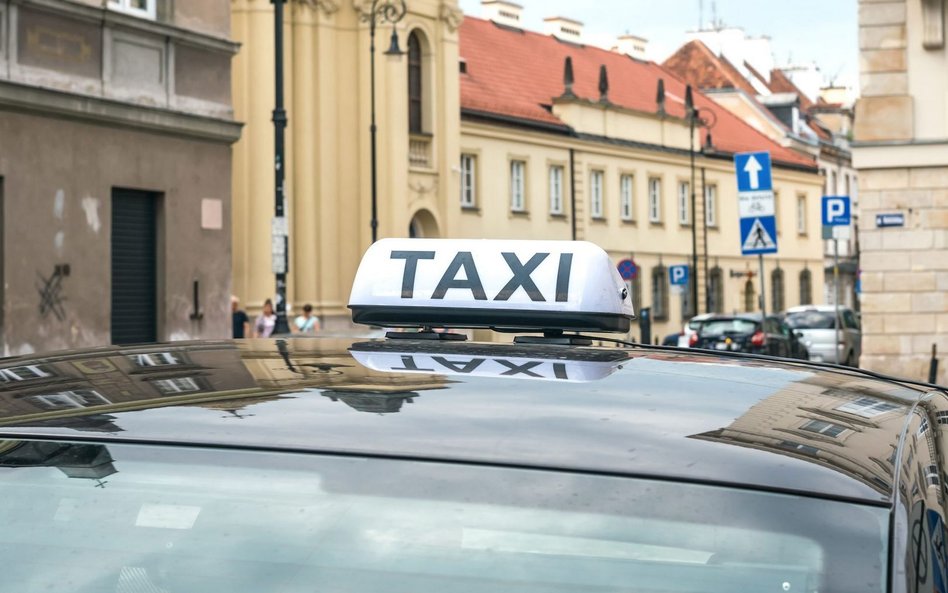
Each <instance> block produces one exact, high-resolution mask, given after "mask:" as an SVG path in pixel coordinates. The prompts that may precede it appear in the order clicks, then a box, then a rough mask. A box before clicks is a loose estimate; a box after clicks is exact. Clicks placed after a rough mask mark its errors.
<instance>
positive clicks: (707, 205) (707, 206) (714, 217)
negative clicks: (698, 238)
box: [704, 185, 718, 227]
mask: <svg viewBox="0 0 948 593" xmlns="http://www.w3.org/2000/svg"><path fill="white" fill-rule="evenodd" d="M704 220H705V224H707V225H708V226H709V227H716V226H718V186H716V185H709V186H707V187H705V188H704Z"/></svg>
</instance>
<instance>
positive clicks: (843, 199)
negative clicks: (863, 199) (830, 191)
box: [822, 196, 852, 226]
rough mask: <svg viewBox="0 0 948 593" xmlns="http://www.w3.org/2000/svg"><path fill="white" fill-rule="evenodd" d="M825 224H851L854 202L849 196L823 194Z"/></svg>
mask: <svg viewBox="0 0 948 593" xmlns="http://www.w3.org/2000/svg"><path fill="white" fill-rule="evenodd" d="M822 218H823V226H849V224H850V223H851V222H852V202H851V201H850V200H849V196H823V208H822Z"/></svg>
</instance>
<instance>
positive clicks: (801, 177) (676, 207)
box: [233, 0, 823, 337]
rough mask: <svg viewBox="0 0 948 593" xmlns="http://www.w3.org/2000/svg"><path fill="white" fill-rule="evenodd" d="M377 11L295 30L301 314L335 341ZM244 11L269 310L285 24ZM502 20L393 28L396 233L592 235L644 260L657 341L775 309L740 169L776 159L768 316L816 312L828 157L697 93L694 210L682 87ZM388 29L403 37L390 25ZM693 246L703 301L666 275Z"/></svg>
mask: <svg viewBox="0 0 948 593" xmlns="http://www.w3.org/2000/svg"><path fill="white" fill-rule="evenodd" d="M363 4H365V3H360V2H356V3H354V4H350V3H348V2H347V3H336V2H317V3H293V4H291V5H289V6H288V14H287V19H286V32H287V35H288V41H287V48H288V49H291V50H292V51H289V52H288V53H289V55H290V56H291V57H290V58H289V59H288V64H287V74H288V77H289V79H288V83H287V97H288V105H287V109H288V112H289V126H290V127H289V130H290V132H289V136H288V138H289V144H288V146H289V154H288V160H287V194H288V195H289V199H290V207H289V212H290V218H291V222H290V225H291V243H292V245H291V248H290V253H291V261H290V268H289V269H290V283H289V288H290V291H289V295H290V296H289V300H290V302H291V304H296V305H297V306H299V305H300V304H302V303H303V302H306V301H308V302H313V304H314V305H316V307H317V310H318V312H319V314H320V315H321V316H322V317H323V318H325V321H326V324H325V325H326V326H327V327H328V328H329V330H330V331H332V330H333V329H338V328H341V327H343V326H345V325H347V324H348V319H349V314H348V311H347V310H346V308H345V305H346V301H347V299H348V292H349V287H350V284H351V280H352V277H353V276H354V273H355V267H356V265H357V262H358V259H359V257H360V256H361V253H362V251H363V250H364V249H365V248H366V247H367V246H368V244H369V242H370V240H371V229H370V226H369V222H370V219H371V188H370V179H371V168H370V160H369V157H370V151H369V141H370V136H369V122H370V112H369V107H368V106H369V104H370V101H369V96H368V88H369V84H368V82H369V80H368V71H369V55H368V46H369V38H368V36H369V33H368V25H367V24H366V23H365V22H364V20H362V19H361V18H360V14H363V13H360V10H359V7H361V6H363ZM233 8H234V13H233V18H234V27H233V28H234V35H235V37H236V38H237V39H238V40H239V41H240V42H241V43H242V44H243V46H244V50H243V51H242V52H241V55H240V56H239V57H238V58H237V59H236V60H235V76H234V85H235V86H234V90H235V92H234V96H235V109H236V112H237V117H238V119H240V120H242V121H245V122H246V123H247V127H246V130H245V133H244V135H243V138H242V140H241V141H240V143H238V145H237V148H236V160H235V163H237V165H236V167H235V178H234V189H235V198H234V199H235V220H234V222H235V231H234V237H235V247H234V254H235V261H234V272H235V290H237V292H238V294H239V295H240V296H242V297H243V298H244V299H245V301H247V302H248V304H249V305H250V308H251V309H252V310H253V309H255V308H256V307H259V305H260V303H261V302H262V300H263V299H264V298H266V297H268V296H270V295H271V294H272V292H273V285H274V281H273V274H272V273H271V269H270V252H269V250H270V236H269V232H270V218H271V217H272V212H273V198H272V195H273V191H272V179H273V177H272V172H271V167H269V163H271V162H272V137H273V132H272V124H271V123H270V110H271V109H272V88H271V87H270V86H269V83H270V82H271V81H272V74H271V72H272V66H271V64H272V54H271V53H270V52H272V12H270V10H269V4H268V3H267V2H265V1H264V0H241V1H239V2H235V3H234V4H233ZM485 9H486V10H488V11H491V12H488V14H486V15H485V16H489V17H491V18H488V19H481V18H476V17H468V18H466V19H464V20H463V22H462V15H461V14H460V13H459V12H458V10H457V6H456V3H455V2H453V1H441V2H438V1H435V0H427V1H426V0H413V1H409V2H408V14H407V15H406V16H405V18H404V19H403V20H401V21H400V22H399V23H398V25H397V28H396V30H397V31H398V34H399V37H400V44H401V45H402V47H403V49H404V48H407V49H408V55H407V56H403V57H402V58H400V59H398V58H395V59H393V58H391V57H389V56H385V55H382V53H381V52H379V53H378V54H377V56H376V67H377V73H376V84H377V88H378V95H377V97H378V99H379V103H378V126H379V127H378V140H379V142H378V146H379V167H378V175H379V177H378V179H379V192H378V211H379V223H380V224H379V237H391V236H394V237H398V236H401V237H404V236H425V237H470V238H500V239H503V238H510V239H522V238H534V239H567V240H568V239H580V240H589V241H593V242H595V243H597V244H599V245H600V246H602V247H603V248H605V249H606V250H607V251H608V252H609V253H610V254H611V255H612V256H613V258H614V259H615V261H616V262H617V263H618V262H619V261H621V260H623V259H627V258H631V259H633V260H634V261H635V262H636V264H637V275H636V279H635V280H633V281H631V285H632V289H633V296H634V298H635V301H636V306H637V307H640V308H641V307H651V308H652V312H653V317H654V318H655V321H656V322H657V323H656V324H654V325H653V327H652V335H653V337H656V336H657V337H661V336H664V335H666V334H669V333H674V332H677V331H680V329H681V327H682V323H683V321H684V320H686V319H687V318H689V317H690V316H691V315H692V314H694V313H695V312H704V311H706V310H714V311H728V312H730V311H745V310H758V302H757V296H758V295H759V283H758V280H759V278H758V277H757V270H758V266H757V260H756V258H742V257H741V255H740V253H741V244H740V239H739V236H738V235H739V230H738V212H737V199H736V184H735V178H734V166H733V160H732V159H733V153H735V152H741V151H750V150H767V151H770V152H771V154H772V158H773V160H774V165H775V166H774V184H775V190H776V194H777V204H778V214H777V216H778V221H779V229H780V230H779V234H778V237H777V239H778V241H779V247H780V251H779V253H778V254H777V255H776V256H767V257H766V258H765V275H766V284H767V309H768V311H773V310H775V309H783V308H785V307H789V306H792V305H797V304H800V303H801V302H802V303H808V302H818V300H817V299H820V298H821V295H822V294H823V278H822V269H823V262H822V256H823V252H822V242H821V240H820V233H819V196H820V193H821V191H822V190H821V186H822V179H821V178H820V176H819V171H818V167H817V165H816V162H815V161H814V160H813V159H812V158H809V157H807V156H804V155H800V154H798V153H796V152H794V151H792V150H789V149H787V148H785V147H782V146H780V145H779V144H777V143H775V142H773V141H772V140H770V139H769V138H767V137H766V136H764V135H762V134H760V133H758V132H756V131H755V130H753V128H751V127H750V126H748V125H746V124H745V123H744V122H742V121H741V120H740V119H739V118H738V117H736V116H734V115H733V114H730V113H729V112H727V111H726V110H724V109H722V108H721V107H720V106H718V105H717V104H715V103H714V102H713V101H711V100H709V99H708V98H706V97H704V96H703V95H701V94H700V93H695V104H696V107H697V108H699V117H701V118H702V120H703V121H704V122H705V123H707V124H712V123H713V127H710V129H709V128H708V127H707V126H706V125H702V124H701V123H699V125H697V126H696V129H695V133H694V137H693V144H694V147H695V168H694V182H693V186H694V189H695V192H694V193H695V194H696V195H697V196H699V199H698V200H697V203H696V204H695V207H694V211H692V206H691V194H692V169H691V167H690V156H691V155H690V152H689V146H690V145H691V144H692V142H690V140H691V139H690V138H689V122H688V120H687V119H686V118H685V110H684V97H685V86H684V83H682V82H681V81H680V80H679V79H677V78H676V77H675V76H674V75H673V74H671V73H670V72H668V71H666V70H663V69H662V68H661V67H660V66H658V65H657V64H654V63H651V62H644V61H640V60H637V59H634V58H632V57H630V56H629V55H626V54H623V53H619V51H620V50H621V46H620V47H617V49H616V51H606V50H602V49H598V48H595V47H592V46H589V45H582V44H579V43H577V40H582V25H581V23H578V22H577V21H575V20H572V19H566V18H551V19H547V21H546V23H547V28H548V29H549V30H550V32H549V33H544V34H541V33H534V32H528V31H523V30H521V29H520V28H519V27H518V25H519V18H520V16H521V9H520V7H519V6H517V5H515V4H513V3H509V2H485ZM379 31H380V32H381V31H384V32H385V34H384V36H382V37H380V38H383V39H384V38H387V36H388V35H389V34H390V28H389V27H388V26H380V28H379ZM574 37H575V39H574ZM376 42H377V45H378V46H379V47H387V46H388V43H387V42H386V43H379V38H377V40H376ZM566 58H569V59H570V62H571V66H572V82H570V81H569V79H568V78H566V77H565V74H564V73H565V69H566ZM412 81H415V82H412ZM418 81H420V84H418ZM660 85H661V86H663V88H664V89H665V90H664V96H663V99H662V101H658V100H657V97H658V93H659V86H660ZM410 108H411V109H410ZM412 109H414V112H412ZM704 195H707V204H708V206H707V207H705V202H706V201H705V199H701V198H700V197H701V196H704ZM695 222H696V223H697V224H694V223H695ZM693 235H694V238H695V242H696V243H697V245H696V247H697V255H698V269H697V270H696V271H694V270H693V271H692V278H694V277H695V276H697V283H698V289H699V290H698V293H699V296H698V306H697V307H695V306H693V305H692V304H691V302H690V301H691V298H690V290H686V291H682V293H681V294H678V293H675V292H674V291H673V289H672V288H671V287H670V286H669V277H668V268H669V266H672V265H680V264H690V263H691V261H692V237H693ZM695 272H696V273H695ZM774 282H776V284H777V290H771V288H772V283H774ZM638 336H639V334H638V330H637V329H634V330H633V337H638Z"/></svg>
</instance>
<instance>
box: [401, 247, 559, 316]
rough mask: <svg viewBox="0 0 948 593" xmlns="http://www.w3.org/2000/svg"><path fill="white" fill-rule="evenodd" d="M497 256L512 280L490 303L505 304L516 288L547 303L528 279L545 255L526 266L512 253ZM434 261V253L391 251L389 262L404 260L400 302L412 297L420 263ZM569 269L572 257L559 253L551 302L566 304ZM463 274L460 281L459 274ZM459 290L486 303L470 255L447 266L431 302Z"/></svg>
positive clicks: (461, 253) (538, 255) (465, 253)
mask: <svg viewBox="0 0 948 593" xmlns="http://www.w3.org/2000/svg"><path fill="white" fill-rule="evenodd" d="M501 255H502V256H503V258H504V261H505V262H506V263H507V267H508V268H509V270H510V272H511V274H512V276H511V278H510V280H509V281H508V282H507V284H505V285H504V287H503V288H501V289H500V291H499V292H498V293H497V294H496V295H494V297H493V299H491V300H494V301H507V300H510V297H511V296H513V294H514V292H516V291H517V289H518V288H522V289H523V290H524V292H525V293H526V294H527V296H529V297H530V300H532V301H534V302H545V301H546V300H547V299H546V297H544V295H543V293H542V292H540V289H539V288H538V287H537V285H536V283H535V282H534V281H533V278H532V277H531V275H532V274H533V272H534V271H535V270H536V269H537V267H538V266H539V265H540V264H541V263H543V262H544V261H545V260H546V258H547V257H549V256H550V254H549V253H535V254H534V255H533V257H531V258H530V259H529V260H528V261H527V262H522V261H520V258H519V257H517V254H516V253H512V252H503V253H501ZM434 258H435V252H434V251H392V252H391V259H394V260H404V261H405V270H404V272H403V273H402V292H401V297H402V298H403V299H410V298H413V297H414V294H415V278H416V276H417V273H418V265H419V262H420V261H423V260H430V259H434ZM572 266H573V254H572V253H561V254H560V260H559V268H558V270H557V274H556V294H555V295H554V299H555V301H556V302H558V303H565V302H568V301H569V276H570V272H571V270H572ZM462 270H463V278H459V277H458V276H459V274H460V273H461V271H462ZM454 289H460V290H470V291H471V295H472V296H473V297H474V300H478V301H486V300H488V296H487V293H486V292H485V290H484V284H483V283H482V282H481V277H480V274H479V273H478V271H477V266H476V265H475V263H474V255H473V254H472V253H471V252H470V251H459V252H458V253H457V254H456V255H455V256H454V259H453V260H452V261H451V263H450V264H449V265H448V267H447V269H446V270H445V272H444V274H443V275H442V276H441V280H440V281H439V282H438V285H437V287H435V290H434V292H433V293H432V295H431V298H432V299H438V300H443V299H444V298H445V296H446V295H447V293H448V291H449V290H454Z"/></svg>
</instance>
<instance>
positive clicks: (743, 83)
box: [662, 39, 757, 96]
mask: <svg viewBox="0 0 948 593" xmlns="http://www.w3.org/2000/svg"><path fill="white" fill-rule="evenodd" d="M662 67H664V68H666V69H668V70H671V71H672V72H674V73H675V74H676V75H678V78H680V79H682V80H684V81H685V82H688V83H690V84H691V85H692V86H693V87H695V88H699V89H740V90H742V91H744V92H745V93H749V94H750V95H751V96H753V95H756V94H757V91H756V90H755V89H754V87H753V86H751V84H750V82H748V81H747V79H746V78H744V75H742V74H741V73H740V71H739V70H738V69H737V68H735V67H734V65H733V64H731V62H730V61H728V60H727V58H724V57H720V56H717V55H715V54H714V52H713V51H711V50H710V49H709V48H708V46H707V45H705V44H704V43H702V42H701V41H698V40H697V39H696V40H693V41H689V42H688V43H686V44H684V45H682V46H681V47H679V48H678V51H676V52H675V53H673V54H672V55H671V56H670V57H669V58H668V59H667V60H665V61H664V62H662Z"/></svg>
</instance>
